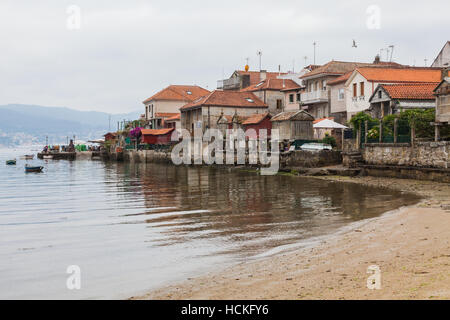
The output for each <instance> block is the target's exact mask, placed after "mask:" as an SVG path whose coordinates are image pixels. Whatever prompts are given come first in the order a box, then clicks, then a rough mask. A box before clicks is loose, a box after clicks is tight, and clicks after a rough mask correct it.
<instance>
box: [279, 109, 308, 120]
mask: <svg viewBox="0 0 450 320" xmlns="http://www.w3.org/2000/svg"><path fill="white" fill-rule="evenodd" d="M291 119H294V120H309V121H314V117H313V116H312V115H311V114H309V113H308V112H306V111H304V110H296V111H285V112H281V113H279V114H277V115H276V116H273V117H272V120H271V121H286V120H291Z"/></svg>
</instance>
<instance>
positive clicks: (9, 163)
mask: <svg viewBox="0 0 450 320" xmlns="http://www.w3.org/2000/svg"><path fill="white" fill-rule="evenodd" d="M6 164H7V165H8V166H12V165H15V164H16V159H13V160H6Z"/></svg>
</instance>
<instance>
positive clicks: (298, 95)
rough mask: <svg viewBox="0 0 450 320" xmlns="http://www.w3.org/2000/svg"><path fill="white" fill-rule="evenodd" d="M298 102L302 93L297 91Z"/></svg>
mask: <svg viewBox="0 0 450 320" xmlns="http://www.w3.org/2000/svg"><path fill="white" fill-rule="evenodd" d="M297 102H300V93H297Z"/></svg>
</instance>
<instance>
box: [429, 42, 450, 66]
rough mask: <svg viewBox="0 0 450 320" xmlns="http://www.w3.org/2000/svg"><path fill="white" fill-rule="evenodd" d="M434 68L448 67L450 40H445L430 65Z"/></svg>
mask: <svg viewBox="0 0 450 320" xmlns="http://www.w3.org/2000/svg"><path fill="white" fill-rule="evenodd" d="M431 66H432V67H435V68H447V67H450V41H447V42H446V43H445V45H444V47H443V48H442V49H441V51H440V52H439V54H438V55H437V57H436V59H434V62H433V64H432V65H431Z"/></svg>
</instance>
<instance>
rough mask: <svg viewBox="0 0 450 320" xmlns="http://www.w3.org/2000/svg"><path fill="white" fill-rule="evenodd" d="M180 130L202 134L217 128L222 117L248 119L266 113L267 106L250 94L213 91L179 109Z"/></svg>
mask: <svg viewBox="0 0 450 320" xmlns="http://www.w3.org/2000/svg"><path fill="white" fill-rule="evenodd" d="M180 111H181V128H183V129H187V130H189V131H190V132H191V133H193V131H194V129H195V128H198V129H202V131H203V132H204V131H205V130H206V129H209V128H219V127H218V124H219V123H218V121H219V119H220V118H223V117H224V116H231V117H233V116H237V117H248V116H251V115H254V114H260V113H266V112H268V106H267V104H265V103H264V102H263V101H262V100H260V99H259V98H258V97H257V96H256V95H254V94H253V93H252V92H241V91H228V90H227V91H222V90H214V91H213V92H211V93H210V94H208V95H207V96H205V97H202V98H199V99H197V100H195V101H193V102H191V103H188V104H186V105H184V106H183V107H181V108H180Z"/></svg>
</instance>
